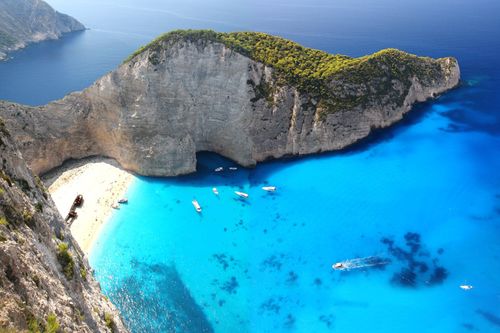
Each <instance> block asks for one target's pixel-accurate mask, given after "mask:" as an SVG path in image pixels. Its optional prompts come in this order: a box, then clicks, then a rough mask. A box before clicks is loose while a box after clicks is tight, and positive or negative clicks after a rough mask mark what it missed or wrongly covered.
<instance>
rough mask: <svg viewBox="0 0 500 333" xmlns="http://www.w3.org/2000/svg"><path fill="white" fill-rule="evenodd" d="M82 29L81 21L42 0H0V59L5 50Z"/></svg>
mask: <svg viewBox="0 0 500 333" xmlns="http://www.w3.org/2000/svg"><path fill="white" fill-rule="evenodd" d="M83 29H85V27H84V26H83V25H82V24H81V23H80V22H78V21H77V20H75V19H74V18H72V17H70V16H68V15H66V14H61V13H59V12H57V11H55V10H54V9H52V7H50V6H49V5H48V4H47V3H46V2H44V1H42V0H1V1H0V60H2V59H4V58H5V57H6V56H7V52H10V51H14V50H17V49H20V48H23V47H25V46H26V45H28V44H29V43H34V42H39V41H42V40H46V39H58V38H59V37H61V35H62V34H63V33H67V32H71V31H77V30H83Z"/></svg>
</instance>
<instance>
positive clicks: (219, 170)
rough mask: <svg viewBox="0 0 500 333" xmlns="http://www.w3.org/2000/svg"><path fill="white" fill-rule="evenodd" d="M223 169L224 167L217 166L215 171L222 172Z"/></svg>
mask: <svg viewBox="0 0 500 333" xmlns="http://www.w3.org/2000/svg"><path fill="white" fill-rule="evenodd" d="M223 170H224V168H223V167H218V168H215V170H214V171H215V172H221V171H223Z"/></svg>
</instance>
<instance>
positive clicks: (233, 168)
mask: <svg viewBox="0 0 500 333" xmlns="http://www.w3.org/2000/svg"><path fill="white" fill-rule="evenodd" d="M229 170H231V171H235V170H238V168H237V167H229Z"/></svg>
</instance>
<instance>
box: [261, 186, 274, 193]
mask: <svg viewBox="0 0 500 333" xmlns="http://www.w3.org/2000/svg"><path fill="white" fill-rule="evenodd" d="M262 189H263V190H264V191H266V192H274V191H276V186H263V187H262Z"/></svg>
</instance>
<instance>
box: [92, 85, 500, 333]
mask: <svg viewBox="0 0 500 333" xmlns="http://www.w3.org/2000/svg"><path fill="white" fill-rule="evenodd" d="M473 89H474V88H464V89H461V90H458V91H455V92H453V93H452V94H451V95H450V96H447V97H445V98H442V99H440V100H438V101H436V102H435V103H433V104H429V105H424V106H422V107H420V108H419V109H418V110H417V111H416V112H415V113H414V115H413V116H412V119H407V120H406V121H405V123H404V124H401V125H399V126H397V127H396V128H394V129H392V130H390V131H389V132H385V134H384V135H383V136H380V135H379V136H378V137H375V138H373V139H372V141H370V142H367V143H364V144H361V145H358V146H357V147H356V148H355V149H352V150H351V151H349V152H345V153H340V154H326V155H319V156H314V157H308V158H304V159H298V160H288V161H275V162H270V163H264V164H261V165H259V166H258V167H257V168H255V169H253V170H241V169H240V170H238V171H233V172H231V171H226V172H224V173H222V174H219V173H215V172H213V168H215V167H217V166H219V165H224V166H229V165H231V162H230V161H227V160H223V159H222V158H220V157H218V156H214V155H210V154H202V155H201V156H200V158H199V159H200V166H199V171H198V173H197V174H195V175H192V176H187V177H181V178H178V179H150V178H140V179H138V180H137V181H136V182H135V184H134V185H133V186H132V188H131V189H130V190H129V193H128V196H129V199H130V204H129V205H127V206H126V207H124V208H123V209H122V210H120V211H119V212H117V213H116V214H115V215H114V217H113V219H112V221H111V222H110V223H109V224H108V225H107V226H106V228H105V231H104V232H103V234H102V235H101V237H100V239H99V241H98V242H97V244H96V246H95V248H94V250H93V252H92V255H91V258H90V261H91V265H92V266H93V267H94V268H95V270H96V276H97V278H98V280H99V281H100V282H101V284H102V287H103V289H104V291H105V292H106V293H107V294H108V295H109V296H110V298H111V299H112V300H113V301H114V302H115V304H117V305H118V307H119V308H120V309H122V311H123V314H124V316H125V319H126V321H127V323H128V324H129V325H130V327H131V328H132V330H133V331H134V332H160V331H161V332H170V331H172V332H174V331H175V332H211V331H215V332H235V331H237V330H240V331H242V332H289V331H292V332H293V331H295V332H329V331H338V332H363V331H365V332H387V331H388V329H389V328H390V331H391V332H401V331H405V332H467V331H470V330H475V329H478V330H480V331H481V332H494V331H498V328H499V327H498V324H499V323H498V322H495V319H498V317H496V316H497V315H498V304H499V301H500V292H499V291H500V277H499V276H498V267H499V264H500V262H499V257H498V254H499V253H500V244H499V242H498V239H499V231H500V190H499V185H500V177H499V174H498V170H500V161H499V159H498V158H496V157H495V155H494V153H495V152H497V151H498V147H500V140H499V139H498V137H492V136H491V135H490V134H487V133H482V132H469V131H465V132H457V131H456V130H454V131H452V130H451V129H453V128H454V126H452V125H453V123H452V122H451V121H450V119H449V117H447V116H445V115H446V114H447V112H449V111H450V110H453V109H456V108H457V107H459V104H460V103H461V102H460V101H461V100H462V99H463V98H464V97H465V96H466V95H467V94H469V93H470V91H471V90H473ZM485 164H487V167H485ZM266 184H272V185H276V186H277V187H278V191H277V192H276V193H275V194H268V193H266V192H264V191H262V190H261V189H260V187H261V186H264V185H266ZM212 186H217V188H218V189H219V192H220V197H219V198H217V197H216V196H215V195H214V194H213V193H212V191H211V188H212ZM238 189H240V190H243V191H244V192H247V193H249V194H250V198H249V199H248V200H246V201H241V200H238V199H236V198H235V195H234V194H233V191H234V190H238ZM193 198H196V199H197V200H198V201H199V202H200V204H201V205H202V207H203V213H202V214H201V215H198V214H197V213H196V212H195V211H194V209H193V207H192V205H191V200H192V199H193ZM408 232H412V233H418V235H419V236H420V249H419V250H418V251H416V252H415V253H411V251H410V248H409V247H408V246H407V245H406V241H405V238H404V237H405V235H406V234H407V233H408ZM383 238H388V239H390V240H392V241H394V248H393V250H392V251H391V250H390V249H389V247H388V245H387V244H384V243H383V242H381V240H382V239H383ZM395 248H396V249H395ZM397 248H399V250H398V249H397ZM398 253H399V255H402V256H406V259H403V260H398V259H397V257H396V256H397V255H398ZM370 255H379V256H381V257H384V258H388V259H390V260H392V262H391V263H390V264H388V265H387V266H386V267H385V269H366V270H361V271H356V272H349V273H339V272H336V271H333V270H332V269H331V267H330V266H331V264H332V263H334V262H336V261H339V260H342V259H346V258H354V257H360V256H370ZM411 262H422V263H425V265H426V266H427V267H428V271H427V272H420V266H419V265H420V264H417V265H415V268H414V269H413V271H414V272H415V273H416V276H415V277H414V281H413V283H414V284H413V285H405V284H401V283H397V282H395V281H393V276H394V274H395V273H398V272H400V271H401V270H402V269H403V268H404V267H409V265H410V263H411ZM436 267H442V268H444V269H445V270H446V274H445V275H446V277H444V278H443V280H442V281H438V282H434V283H433V282H432V281H434V280H433V278H432V275H433V274H434V273H435V269H436ZM464 283H466V284H472V285H473V286H474V289H473V290H471V291H463V290H461V289H460V288H459V285H461V284H464ZM145 318H148V320H146V319H145Z"/></svg>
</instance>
